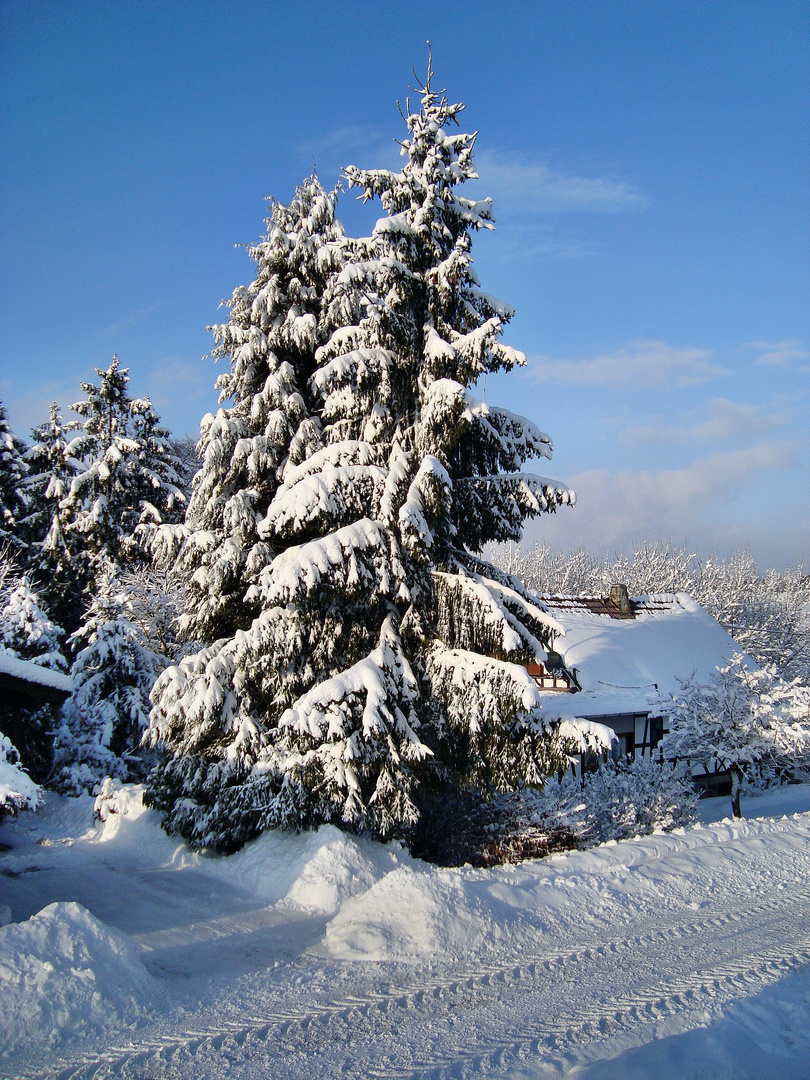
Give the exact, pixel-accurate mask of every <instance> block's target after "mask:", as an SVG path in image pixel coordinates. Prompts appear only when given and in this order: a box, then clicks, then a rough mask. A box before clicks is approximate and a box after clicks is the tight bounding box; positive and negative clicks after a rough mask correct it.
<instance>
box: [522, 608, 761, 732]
mask: <svg viewBox="0 0 810 1080" xmlns="http://www.w3.org/2000/svg"><path fill="white" fill-rule="evenodd" d="M541 599H542V601H543V603H544V605H545V606H546V607H547V609H548V611H549V614H550V615H552V616H553V617H554V619H555V620H556V621H557V622H559V623H561V624H562V626H563V627H564V628H565V634H564V636H560V637H557V638H556V639H555V642H554V649H555V650H556V651H557V652H558V653H559V654H560V655H561V657H562V659H563V663H564V664H565V666H566V668H567V669H568V670H569V671H573V672H574V674H575V676H576V679H577V682H578V683H579V685H580V687H581V688H582V691H581V693H576V694H572V695H571V696H570V698H569V699H568V701H566V706H567V707H568V709H569V710H570V711H571V713H572V714H573V715H576V716H583V717H596V716H609V715H613V714H616V713H633V712H647V711H649V709H650V706H651V705H652V704H654V702H655V701H656V699H657V698H658V697H659V695H663V696H667V695H668V694H669V693H670V692H671V691H674V690H677V689H678V687H679V682H678V680H679V679H683V680H685V679H688V678H690V676H691V675H693V674H695V675H696V676H697V677H698V678H699V679H706V680H708V679H709V678H710V677H711V676H712V675H714V674H715V671H716V668H717V667H718V666H720V665H723V664H724V663H725V662H726V661H727V660H728V659H729V658H730V657H731V655H732V653H733V652H734V651H735V650H736V651H739V649H738V648H737V646H736V645H735V643H734V640H733V639H732V638H731V637H730V636H729V634H728V633H727V632H726V631H725V630H724V629H723V627H722V626H720V624H719V623H718V622H717V621H716V620H715V619H713V618H712V616H711V615H709V613H708V612H707V611H704V609H703V608H702V607H701V606H700V605H699V604H697V603H695V601H694V600H693V599H692V597H691V596H689V595H688V594H687V593H675V594H673V593H660V594H656V595H650V596H640V597H637V598H635V599H633V600H632V601H631V603H630V610H629V611H626V612H622V611H620V610H618V609H617V608H616V607H614V606H613V605H611V603H610V602H609V601H608V602H606V601H604V600H603V599H601V598H598V597H574V596H542V597H541ZM751 664H752V666H756V665H754V664H753V661H752V662H751ZM547 693H548V696H549V699H551V698H552V695H554V696H555V698H556V700H555V705H557V707H559V705H560V704H561V702H560V700H559V696H557V695H555V692H554V691H548V692H547ZM544 696H545V695H544ZM550 703H551V701H549V704H550Z"/></svg>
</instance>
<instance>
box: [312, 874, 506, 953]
mask: <svg viewBox="0 0 810 1080" xmlns="http://www.w3.org/2000/svg"><path fill="white" fill-rule="evenodd" d="M493 929H494V928H493V926H492V924H491V922H490V921H489V919H488V918H486V917H484V916H483V915H482V914H481V913H476V912H474V911H473V910H471V908H470V900H469V897H468V896H467V895H466V892H465V888H464V879H463V878H462V876H461V875H459V874H457V873H456V872H454V871H438V870H435V869H428V868H427V867H426V868H425V869H424V870H422V869H418V868H416V867H410V866H400V867H397V868H396V869H395V870H392V871H391V872H390V873H389V874H386V876H385V877H384V878H382V879H381V880H380V881H377V882H375V884H374V885H373V886H372V887H371V888H370V889H368V890H367V891H366V892H364V893H363V894H362V895H359V896H356V897H354V898H353V899H351V900H349V901H347V902H346V903H344V904H343V906H342V907H341V909H340V911H339V912H338V913H337V915H335V917H334V918H333V919H332V920H331V921H330V923H329V924H328V925H327V927H326V936H325V938H324V943H323V944H324V947H325V949H326V951H327V952H328V953H329V955H330V956H332V957H334V958H335V959H336V960H396V961H404V962H412V963H415V962H419V961H422V960H425V959H427V958H429V957H435V956H437V955H442V956H444V957H446V958H451V957H453V956H459V955H461V954H462V953H463V952H466V951H468V950H470V949H472V948H474V947H475V946H476V944H478V943H481V942H483V941H484V938H485V937H486V936H487V934H489V935H491V934H492V933H493Z"/></svg>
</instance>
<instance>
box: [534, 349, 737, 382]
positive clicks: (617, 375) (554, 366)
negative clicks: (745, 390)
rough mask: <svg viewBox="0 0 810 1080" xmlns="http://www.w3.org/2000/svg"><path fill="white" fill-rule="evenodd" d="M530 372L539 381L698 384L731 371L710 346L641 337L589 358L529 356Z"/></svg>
mask: <svg viewBox="0 0 810 1080" xmlns="http://www.w3.org/2000/svg"><path fill="white" fill-rule="evenodd" d="M528 371H529V374H530V375H531V376H532V377H533V378H535V379H537V380H538V381H539V382H558V383H566V384H573V385H579V386H662V385H670V386H674V387H678V388H682V387H686V386H698V385H699V384H700V383H704V382H706V381H707V380H708V379H713V378H716V377H718V376H720V375H725V374H727V372H726V369H725V368H722V367H720V366H719V365H718V364H716V363H714V361H713V354H712V353H711V352H708V351H707V350H706V349H694V348H681V349H678V348H673V347H672V346H671V345H667V344H666V343H665V342H663V341H637V342H635V343H634V344H633V345H631V346H629V347H627V348H624V349H618V350H617V351H616V352H613V353H606V354H602V355H599V356H594V357H592V358H591V359H589V360H556V359H554V358H553V357H550V356H533V357H530V358H529V367H528Z"/></svg>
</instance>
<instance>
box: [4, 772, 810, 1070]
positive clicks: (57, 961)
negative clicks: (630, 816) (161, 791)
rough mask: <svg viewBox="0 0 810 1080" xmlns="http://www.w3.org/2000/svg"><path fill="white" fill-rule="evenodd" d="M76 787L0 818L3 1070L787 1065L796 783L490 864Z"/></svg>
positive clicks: (802, 950)
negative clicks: (204, 825)
mask: <svg viewBox="0 0 810 1080" xmlns="http://www.w3.org/2000/svg"><path fill="white" fill-rule="evenodd" d="M92 810H93V800H92V799H91V798H89V797H82V798H81V799H64V798H61V797H57V796H54V795H53V794H49V795H47V796H46V799H45V803H44V806H43V809H42V810H41V811H40V812H39V813H37V814H33V813H29V814H26V815H21V816H20V817H19V818H18V819H17V820H16V821H7V822H5V823H4V824H3V826H2V828H0V842H2V844H3V846H4V848H3V850H0V914H1V913H2V910H3V906H4V905H7V906H8V909H10V914H11V917H12V919H13V920H15V921H14V922H12V923H10V924H9V925H8V926H5V927H4V928H3V929H0V984H1V985H0V1054H2V1057H0V1074H1V1075H3V1076H8V1077H32V1076H37V1077H40V1076H41V1077H55V1076H60V1077H64V1078H67V1077H76V1078H78V1077H83V1078H84V1077H99V1078H100V1077H102V1076H104V1077H108V1078H109V1077H116V1078H118V1077H121V1078H123V1077H139V1078H140V1080H145V1078H147V1077H152V1078H157V1077H161V1078H162V1077H167V1078H168V1077H171V1078H178V1080H181V1078H186V1077H188V1078H191V1077H194V1078H195V1080H196V1078H198V1077H201V1076H204V1077H206V1078H209V1077H210V1078H212V1080H213V1078H218V1077H224V1076H226V1075H227V1076H228V1077H229V1078H245V1080H247V1078H251V1080H253V1078H256V1080H258V1078H259V1077H261V1078H264V1077H270V1078H273V1077H279V1078H281V1077H284V1078H285V1080H287V1078H299V1077H311V1076H315V1075H324V1076H327V1075H330V1076H331V1075H341V1076H344V1077H348V1078H349V1080H359V1078H361V1077H362V1078H366V1077H368V1076H371V1075H373V1076H378V1077H392V1078H393V1077H405V1076H430V1077H445V1076H446V1077H459V1078H462V1077H479V1076H482V1077H503V1078H507V1077H508V1078H514V1080H517V1078H521V1080H528V1078H543V1080H545V1078H550V1077H562V1076H569V1077H577V1078H580V1077H582V1078H585V1077H587V1078H588V1080H596V1078H599V1080H607V1078H614V1077H616V1078H618V1077H621V1078H622V1080H625V1078H630V1080H635V1078H642V1077H644V1078H653V1077H655V1078H657V1077H666V1078H669V1080H697V1078H698V1077H703V1078H705V1077H708V1076H711V1077H712V1078H724V1077H728V1078H731V1077H734V1078H735V1080H755V1078H763V1080H764V1078H766V1077H767V1078H768V1080H771V1078H773V1077H780V1078H789V1080H793V1078H795V1080H799V1078H805V1080H806V1077H807V1076H810V920H808V896H809V895H810V890H808V881H810V786H801V785H797V786H793V787H788V788H782V789H779V790H777V791H774V792H772V793H770V794H768V795H765V796H760V797H758V798H756V799H754V798H750V799H747V800H746V799H744V800H743V812H744V813H745V814H746V815H748V816H747V818H745V819H743V820H741V821H732V820H731V819H730V818H728V817H727V816H726V815H727V814H728V811H729V800H728V799H712V800H707V801H705V802H704V803H703V804H702V810H703V812H702V821H701V824H700V825H698V826H696V827H695V828H693V829H689V830H682V829H681V830H676V831H675V832H672V833H668V834H664V833H658V834H654V835H652V836H647V837H643V838H641V839H637V840H635V841H628V842H623V843H615V842H612V843H608V844H605V845H603V846H601V847H598V848H594V849H592V850H590V851H586V852H570V853H568V854H565V855H557V856H553V857H551V858H549V859H545V860H537V861H529V862H525V863H522V864H519V865H517V866H504V867H498V868H494V869H490V870H477V869H473V868H471V867H462V868H460V869H441V868H437V867H433V866H429V865H428V864H425V863H421V862H419V861H418V860H414V859H412V858H411V857H410V856H409V855H408V854H407V852H405V851H404V850H403V849H402V848H401V847H400V846H399V845H397V844H388V845H382V844H378V843H375V842H372V841H369V840H363V839H358V838H356V837H352V836H348V835H347V834H345V833H342V832H340V831H339V830H337V829H335V828H332V827H324V828H321V829H319V830H317V831H316V832H310V833H303V834H300V835H295V834H291V833H285V834H282V833H268V834H265V835H264V836H262V837H260V838H259V839H258V840H256V841H255V842H253V843H252V844H249V845H247V846H246V847H245V848H244V849H243V850H242V851H241V852H239V853H237V854H236V855H233V856H229V857H215V856H205V855H202V854H194V853H192V852H190V851H189V850H188V849H187V848H186V846H185V845H184V844H182V843H181V842H179V841H178V840H177V839H173V838H170V837H167V836H166V835H165V834H164V833H163V832H162V830H161V829H160V827H159V824H158V820H157V817H156V815H155V813H154V812H153V811H151V810H144V808H143V806H142V803H141V789H139V788H133V787H130V788H127V787H124V788H121V789H117V790H116V791H115V792H114V794H113V797H112V798H111V799H110V800H109V801H108V802H107V803H106V804H105V806H104V813H105V814H106V820H105V821H103V822H99V821H96V822H94V821H93V817H92ZM7 915H8V912H6V917H7ZM2 921H3V919H2V918H0V922H2Z"/></svg>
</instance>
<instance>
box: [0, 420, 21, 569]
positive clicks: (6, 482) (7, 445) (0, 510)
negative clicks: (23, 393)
mask: <svg viewBox="0 0 810 1080" xmlns="http://www.w3.org/2000/svg"><path fill="white" fill-rule="evenodd" d="M24 454H25V443H24V442H23V441H22V440H21V439H20V438H18V436H17V435H15V434H14V432H13V431H12V430H11V428H10V427H9V423H8V414H7V413H6V409H5V406H4V405H3V403H2V402H0V548H4V547H10V548H12V549H13V550H15V551H17V552H19V551H20V550H21V549H22V548H24V546H25V545H24V542H23V540H22V538H21V535H20V528H19V523H20V521H21V519H22V518H23V517H24V516H25V512H26V509H25V497H24V495H23V482H24V479H25V474H26V473H27V471H28V469H27V467H26V464H25V460H24V456H23V455H24Z"/></svg>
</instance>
